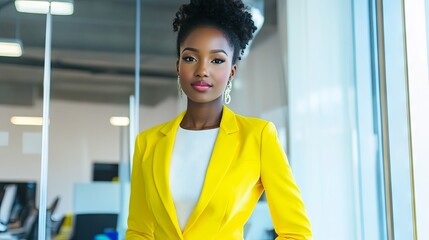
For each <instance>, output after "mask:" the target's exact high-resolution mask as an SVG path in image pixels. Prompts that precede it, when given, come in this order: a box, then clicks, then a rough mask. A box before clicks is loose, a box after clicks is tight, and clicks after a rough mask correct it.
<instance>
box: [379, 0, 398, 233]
mask: <svg viewBox="0 0 429 240" xmlns="http://www.w3.org/2000/svg"><path fill="white" fill-rule="evenodd" d="M376 8H377V39H378V44H377V45H378V66H379V80H380V114H381V128H382V131H381V132H382V151H383V173H384V191H385V197H386V199H385V201H386V218H387V219H386V222H387V237H388V239H389V240H394V239H395V235H394V224H393V223H394V222H393V204H392V184H391V169H390V144H389V124H388V108H387V85H386V62H385V49H384V20H383V0H377V3H376Z"/></svg>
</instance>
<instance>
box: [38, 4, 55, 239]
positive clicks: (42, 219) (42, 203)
mask: <svg viewBox="0 0 429 240" xmlns="http://www.w3.org/2000/svg"><path fill="white" fill-rule="evenodd" d="M51 38H52V15H51V7H50V6H49V11H48V14H46V39H45V66H44V73H43V126H42V160H41V171H40V172H41V173H40V193H39V231H38V238H37V239H46V198H47V187H48V186H47V185H48V153H49V104H50V92H51V47H52V46H51Z"/></svg>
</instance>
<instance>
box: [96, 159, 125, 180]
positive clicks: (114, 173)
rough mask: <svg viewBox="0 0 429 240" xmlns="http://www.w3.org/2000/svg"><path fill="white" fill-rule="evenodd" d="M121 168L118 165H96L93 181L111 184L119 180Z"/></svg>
mask: <svg viewBox="0 0 429 240" xmlns="http://www.w3.org/2000/svg"><path fill="white" fill-rule="evenodd" d="M118 176H119V166H118V164H117V163H94V165H93V171H92V180H93V181H104V182H111V181H113V180H117V179H118Z"/></svg>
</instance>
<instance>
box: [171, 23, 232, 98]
mask: <svg viewBox="0 0 429 240" xmlns="http://www.w3.org/2000/svg"><path fill="white" fill-rule="evenodd" d="M232 55H233V49H232V48H231V46H230V45H229V43H228V41H227V40H226V38H225V37H224V35H223V33H222V32H221V31H219V30H218V29H216V28H213V27H199V28H196V29H195V30H193V31H192V32H191V33H190V34H189V35H188V37H187V38H186V39H185V41H184V42H183V43H182V45H181V46H180V57H179V59H178V61H177V71H178V74H179V76H180V84H181V86H182V89H183V91H184V92H185V94H186V95H187V96H188V100H189V101H192V102H196V103H209V102H213V101H220V102H222V100H223V97H222V96H223V92H224V91H225V88H226V84H227V83H228V80H229V79H232V78H233V76H234V74H235V70H236V65H235V64H234V65H233V64H232Z"/></svg>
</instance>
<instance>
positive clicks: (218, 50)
mask: <svg viewBox="0 0 429 240" xmlns="http://www.w3.org/2000/svg"><path fill="white" fill-rule="evenodd" d="M184 51H192V52H196V53H199V52H200V51H199V50H198V49H196V48H191V47H187V48H184V49H183V51H182V53H183V52H184ZM210 53H224V54H225V55H226V56H228V54H227V53H226V52H225V50H223V49H214V50H211V51H210Z"/></svg>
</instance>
